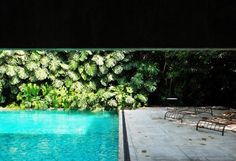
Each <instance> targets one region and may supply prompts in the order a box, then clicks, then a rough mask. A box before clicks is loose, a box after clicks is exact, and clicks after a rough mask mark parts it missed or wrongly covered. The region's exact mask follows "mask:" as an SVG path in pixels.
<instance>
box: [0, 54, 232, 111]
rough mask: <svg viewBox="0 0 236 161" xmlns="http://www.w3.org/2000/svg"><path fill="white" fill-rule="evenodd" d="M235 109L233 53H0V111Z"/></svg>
mask: <svg viewBox="0 0 236 161" xmlns="http://www.w3.org/2000/svg"><path fill="white" fill-rule="evenodd" d="M167 97H177V98H179V100H178V102H176V103H177V104H178V105H184V106H185V105H191V106H192V105H193V106H195V105H198V106H199V105H226V106H234V107H235V106H236V101H235V100H236V53H235V51H214V50H202V51H180V50H179V51H76V50H73V51H52V50H49V51H35V50H34V51H33V50H24V51H23V50H2V51H0V106H4V107H5V106H7V107H20V108H22V109H24V108H36V109H47V108H50V107H53V108H64V109H81V110H83V109H88V110H116V109H121V108H132V109H133V108H138V107H141V106H147V105H148V104H149V105H168V102H167V101H166V98H167Z"/></svg>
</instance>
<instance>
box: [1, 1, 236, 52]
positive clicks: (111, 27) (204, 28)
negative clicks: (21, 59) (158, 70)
mask: <svg viewBox="0 0 236 161" xmlns="http://www.w3.org/2000/svg"><path fill="white" fill-rule="evenodd" d="M235 7H236V3H235V1H233V0H228V1H215V0H214V1H213V0H205V1H193V0H191V1H189V0H183V1H166V0H157V1H155V2H150V1H148V2H146V1H144V0H141V1H134V0H130V1H125V0H120V1H112V2H111V1H104V0H103V1H92V0H89V1H75V0H71V1H62V0H51V1H46V0H42V1H27V0H23V1H4V2H2V3H1V4H0V18H1V22H2V23H1V27H0V47H1V48H35V47H36V48H56V47H60V48H114V47H115V48H117V47H118V48H126V47H128V48H133V47H139V48H140V47H141V48H144V47H145V48H150V47H151V48H160V47H161V48H166V47H168V48H173V47H175V48H189V47H191V48H192V47H193V48H199V47H200V48H202V47H211V48H212V47H217V48H229V47H230V48H232V47H235V43H236V30H235V28H236V24H235V22H236V16H235V15H236V13H235V12H236V10H235Z"/></svg>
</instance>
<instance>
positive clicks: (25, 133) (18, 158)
mask: <svg viewBox="0 0 236 161" xmlns="http://www.w3.org/2000/svg"><path fill="white" fill-rule="evenodd" d="M0 160H1V161H117V160H118V116H117V115H116V114H112V113H96V114H94V113H84V112H83V113H82V112H81V113H80V112H64V111H3V112H0Z"/></svg>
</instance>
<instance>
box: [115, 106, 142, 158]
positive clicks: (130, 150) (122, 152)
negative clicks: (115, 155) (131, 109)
mask: <svg viewBox="0 0 236 161" xmlns="http://www.w3.org/2000/svg"><path fill="white" fill-rule="evenodd" d="M128 129H129V127H128V123H127V122H126V119H125V110H120V111H119V161H137V160H138V159H137V155H136V153H135V149H134V146H133V144H132V138H131V136H130V134H129V130H128Z"/></svg>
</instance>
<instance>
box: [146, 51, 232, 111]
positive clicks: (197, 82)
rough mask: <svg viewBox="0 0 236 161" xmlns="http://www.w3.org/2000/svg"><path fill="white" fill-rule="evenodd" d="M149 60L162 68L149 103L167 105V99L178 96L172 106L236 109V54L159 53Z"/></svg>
mask: <svg viewBox="0 0 236 161" xmlns="http://www.w3.org/2000/svg"><path fill="white" fill-rule="evenodd" d="M149 55H150V54H149ZM150 57H152V59H153V60H154V61H156V62H158V69H160V72H159V75H158V80H159V82H158V85H157V86H158V88H157V90H156V91H155V93H153V94H151V97H149V98H150V99H149V100H150V101H151V102H150V103H152V104H158V105H160V104H162V105H168V104H169V103H171V102H167V101H166V100H165V98H166V97H177V98H179V100H178V101H177V102H172V103H173V104H177V105H183V106H189V105H190V106H208V105H209V106H212V105H223V106H230V107H234V108H236V51H230V50H227V51H223V50H191V51H184V50H177V51H156V52H155V54H153V55H150Z"/></svg>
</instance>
